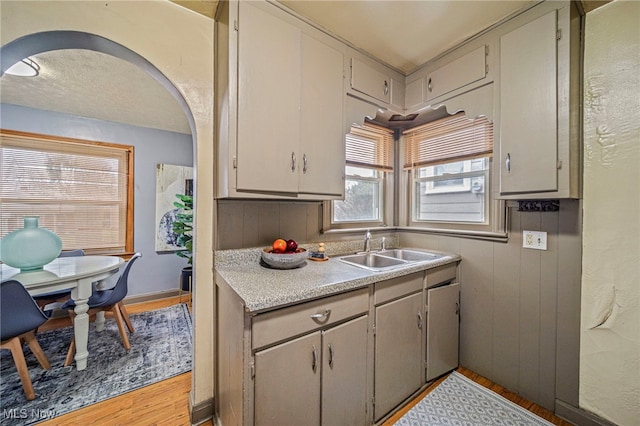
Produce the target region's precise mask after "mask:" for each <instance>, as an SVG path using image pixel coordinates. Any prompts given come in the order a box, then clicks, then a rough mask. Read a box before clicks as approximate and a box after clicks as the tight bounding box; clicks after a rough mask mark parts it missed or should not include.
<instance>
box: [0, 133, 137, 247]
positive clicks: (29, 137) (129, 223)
mask: <svg viewBox="0 0 640 426" xmlns="http://www.w3.org/2000/svg"><path fill="white" fill-rule="evenodd" d="M0 135H1V136H2V137H3V138H4V137H7V138H11V139H18V140H21V141H23V142H26V143H27V144H28V143H29V141H33V143H34V144H35V143H42V142H44V143H64V144H67V145H68V147H71V148H72V147H73V145H74V144H75V145H79V146H83V147H87V148H91V147H104V148H110V149H117V150H119V151H122V152H123V154H124V155H125V156H126V160H125V164H126V168H127V183H126V186H127V189H126V190H127V193H126V203H127V207H126V213H125V218H124V223H125V230H124V247H123V249H122V250H123V251H118V250H116V251H114V250H113V249H111V250H110V249H109V248H108V247H103V248H99V249H85V250H86V252H87V254H102V255H119V256H123V255H128V254H131V253H133V251H134V190H135V184H134V176H135V174H134V147H133V146H132V145H124V144H116V143H110V142H100V141H89V140H84V139H77V138H69V137H62V136H54V135H45V134H38V133H31V132H22V131H16V130H7V129H0ZM63 244H64V242H63ZM75 248H82V247H75ZM65 249H67V248H65ZM83 249H84V248H83Z"/></svg>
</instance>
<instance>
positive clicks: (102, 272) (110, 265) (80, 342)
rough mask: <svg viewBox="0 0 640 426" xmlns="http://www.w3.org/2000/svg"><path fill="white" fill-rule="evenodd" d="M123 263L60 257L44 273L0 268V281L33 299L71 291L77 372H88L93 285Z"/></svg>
mask: <svg viewBox="0 0 640 426" xmlns="http://www.w3.org/2000/svg"><path fill="white" fill-rule="evenodd" d="M123 264H124V260H122V258H120V257H117V256H75V257H59V258H57V259H55V260H54V261H52V262H51V263H48V264H46V265H44V267H43V269H40V270H36V271H26V272H20V269H17V268H12V267H10V266H7V265H4V264H2V265H0V266H1V267H2V269H1V270H0V281H6V280H9V279H14V280H18V281H20V282H21V283H22V285H24V286H25V288H26V289H27V290H28V291H29V293H30V294H31V295H32V296H37V295H39V294H45V293H50V292H52V291H57V290H65V289H71V299H73V301H74V302H75V304H76V307H75V309H74V311H75V313H76V317H75V320H74V323H73V327H74V334H75V339H76V356H75V361H76V368H77V369H78V370H84V369H85V368H87V357H88V356H89V351H88V350H87V342H88V340H89V315H87V311H88V310H89V306H88V305H87V301H88V300H89V297H90V296H91V292H92V286H91V284H92V283H94V282H100V281H102V280H104V279H106V278H108V277H109V276H111V275H113V274H115V273H116V272H118V270H119V269H120V267H121V266H122V265H123Z"/></svg>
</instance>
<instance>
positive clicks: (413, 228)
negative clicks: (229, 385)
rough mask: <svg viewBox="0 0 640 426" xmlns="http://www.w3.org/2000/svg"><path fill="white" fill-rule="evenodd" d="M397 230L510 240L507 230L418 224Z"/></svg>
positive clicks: (498, 241) (497, 240)
mask: <svg viewBox="0 0 640 426" xmlns="http://www.w3.org/2000/svg"><path fill="white" fill-rule="evenodd" d="M395 230H396V231H402V232H411V233H414V234H434V235H442V236H447V237H459V238H471V239H475V240H485V241H493V242H497V243H506V242H508V241H509V234H508V233H507V232H490V231H467V230H457V229H438V228H421V227H417V226H398V227H396V228H395Z"/></svg>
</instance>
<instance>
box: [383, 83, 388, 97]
mask: <svg viewBox="0 0 640 426" xmlns="http://www.w3.org/2000/svg"><path fill="white" fill-rule="evenodd" d="M383 90H384V94H385V96H386V95H388V94H389V83H388V82H387V80H385V81H384V89H383Z"/></svg>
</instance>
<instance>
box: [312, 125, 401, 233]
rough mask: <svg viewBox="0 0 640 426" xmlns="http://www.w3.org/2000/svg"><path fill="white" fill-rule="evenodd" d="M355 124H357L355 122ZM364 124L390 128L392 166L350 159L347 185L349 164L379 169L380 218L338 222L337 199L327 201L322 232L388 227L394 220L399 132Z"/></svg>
mask: <svg viewBox="0 0 640 426" xmlns="http://www.w3.org/2000/svg"><path fill="white" fill-rule="evenodd" d="M354 125H355V124H354ZM364 125H372V126H375V127H380V128H381V129H385V130H388V131H389V132H390V136H391V139H392V141H391V144H392V146H391V153H390V154H391V157H390V161H391V167H390V169H389V170H385V169H382V168H380V167H376V166H367V165H363V164H356V163H349V162H348V161H347V162H346V163H345V168H344V170H345V185H346V180H347V173H346V169H347V167H348V166H352V167H358V168H369V169H375V170H377V171H378V172H379V173H380V174H381V176H380V178H379V179H378V180H379V181H381V194H380V202H381V203H382V206H381V207H380V209H379V210H380V220H376V221H366V220H363V221H349V222H347V221H340V222H336V221H335V220H334V218H333V212H334V202H335V200H331V201H326V202H324V203H323V214H322V217H323V219H322V232H323V233H327V232H332V231H335V232H339V231H348V230H360V229H375V228H386V227H388V226H389V225H390V224H392V222H393V218H394V209H393V205H394V193H395V191H394V172H395V170H397V164H396V162H397V158H398V151H397V133H396V132H393V130H392V129H388V128H386V127H384V126H382V125H380V124H378V123H374V122H370V121H368V120H367V121H365V123H364ZM345 144H346V135H345ZM361 179H362V180H370V178H361Z"/></svg>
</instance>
